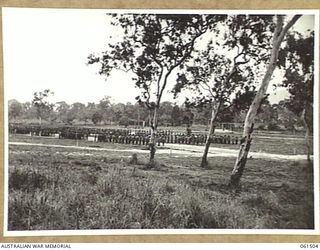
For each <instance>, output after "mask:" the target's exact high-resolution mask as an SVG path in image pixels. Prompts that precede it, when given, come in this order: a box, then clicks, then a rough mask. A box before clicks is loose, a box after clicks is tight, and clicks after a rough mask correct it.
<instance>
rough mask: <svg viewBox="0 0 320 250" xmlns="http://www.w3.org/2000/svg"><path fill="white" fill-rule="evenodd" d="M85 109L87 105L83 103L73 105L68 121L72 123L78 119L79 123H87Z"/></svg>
mask: <svg viewBox="0 0 320 250" xmlns="http://www.w3.org/2000/svg"><path fill="white" fill-rule="evenodd" d="M85 109H86V105H84V104H83V103H81V102H75V103H73V104H72V105H71V107H70V110H69V112H68V120H69V121H70V123H71V122H72V121H73V120H75V119H77V120H78V121H85Z"/></svg>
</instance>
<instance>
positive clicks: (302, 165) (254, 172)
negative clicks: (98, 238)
mask: <svg viewBox="0 0 320 250" xmlns="http://www.w3.org/2000/svg"><path fill="white" fill-rule="evenodd" d="M146 157H147V155H138V163H136V164H131V163H130V159H131V153H126V152H121V155H119V153H117V152H103V151H89V150H88V151H85V150H77V149H63V148H50V147H38V146H16V145H11V146H10V147H9V206H8V207H9V216H8V217H9V221H8V225H9V228H8V230H63V229H128V228H142V229H151V228H231V229H253V228H255V229H260V228H264V229H269V228H270V229H271V228H277V229H307V228H313V227H314V224H313V221H314V218H313V176H312V171H311V170H310V168H309V167H308V166H307V164H306V162H302V161H301V162H292V161H288V162H284V161H271V160H270V161H269V160H260V159H249V160H248V163H247V168H246V171H245V173H244V176H243V178H242V186H241V190H238V191H237V192H234V191H231V190H229V189H228V188H227V186H226V183H227V182H228V180H229V177H230V173H231V171H232V167H233V164H234V160H235V159H233V158H211V159H210V168H209V169H200V168H199V167H198V165H199V162H200V159H199V158H196V157H182V156H179V157H177V156H174V155H173V156H172V157H169V155H158V156H157V161H158V164H157V165H158V166H157V168H156V169H153V170H146V169H145V167H144V166H145V163H146V162H147V158H146Z"/></svg>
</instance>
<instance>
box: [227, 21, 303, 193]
mask: <svg viewBox="0 0 320 250" xmlns="http://www.w3.org/2000/svg"><path fill="white" fill-rule="evenodd" d="M299 17H300V15H295V16H294V17H293V18H292V19H291V20H290V21H289V22H288V24H287V25H286V26H285V27H284V28H283V27H282V26H283V17H282V16H277V26H276V28H275V31H274V35H273V41H272V50H271V57H270V62H269V65H268V67H267V71H266V74H265V75H264V77H263V79H262V83H261V86H260V88H259V90H258V92H257V94H256V96H255V98H254V99H253V102H252V104H251V105H250V108H249V111H248V113H247V116H246V119H245V123H244V129H243V134H242V139H241V143H240V150H239V154H238V157H237V160H236V162H235V165H234V168H233V171H232V173H231V178H230V186H231V187H233V188H236V187H238V186H239V183H240V179H241V176H242V174H243V171H244V168H245V165H246V162H247V158H248V153H249V150H250V146H251V140H252V138H251V134H252V132H253V127H254V120H255V117H256V116H257V113H258V109H259V108H260V106H261V104H262V101H263V99H264V98H265V95H266V92H267V89H268V86H269V83H270V80H271V76H272V74H273V71H274V69H275V68H276V63H277V60H278V54H279V49H280V45H281V43H282V41H283V38H284V36H285V34H286V33H287V31H288V30H289V29H290V28H291V27H292V25H293V24H294V23H295V22H296V21H297V20H298V19H299Z"/></svg>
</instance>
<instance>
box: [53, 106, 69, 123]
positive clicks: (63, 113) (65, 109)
mask: <svg viewBox="0 0 320 250" xmlns="http://www.w3.org/2000/svg"><path fill="white" fill-rule="evenodd" d="M55 106H56V111H57V112H58V117H59V119H60V121H62V122H63V123H68V124H70V123H71V122H72V120H73V119H70V116H69V115H70V113H69V111H70V105H69V104H68V103H66V102H65V101H61V102H57V103H56V105H55Z"/></svg>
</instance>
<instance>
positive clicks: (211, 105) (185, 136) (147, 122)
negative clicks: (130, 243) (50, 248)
mask: <svg viewBox="0 0 320 250" xmlns="http://www.w3.org/2000/svg"><path fill="white" fill-rule="evenodd" d="M2 24H3V59H4V64H3V65H4V67H3V72H4V98H5V104H4V105H5V107H4V109H5V117H4V126H5V159H4V160H5V204H4V205H5V209H4V210H5V211H4V213H5V214H4V232H5V234H6V235H43V234H45V235H51V234H52V235H55V234H58V235H68V234H71V235H74V234H75V235H76V234H78V233H79V234H115V235H116V234H152V233H160V234H161V233H163V234H170V233H173V234H179V233H180V232H183V233H186V234H188V233H190V234H202V233H206V234H216V233H221V232H222V233H230V234H237V233H242V234H246V233H248V234H251V233H252V234H260V233H264V234H274V233H279V234H281V233H290V234H304V235H306V234H316V233H319V159H318V155H319V148H318V144H319V141H318V138H319V133H318V129H319V124H318V112H319V111H318V106H319V102H318V94H319V86H318V84H319V76H318V70H319V62H318V60H319V56H318V54H319V51H318V47H319V41H318V40H319V34H318V33H319V32H318V30H319V11H315V10H304V11H302V10H300V11H298V10H295V11H279V10H273V11H272V10H270V11H252V10H251V11H249V10H248V11H245V10H243V11H227V10H224V11H221V10H220V11H214V10H212V11H209V10H205V11H201V10H143V9H140V10H138V9H135V10H129V9H127V10H124V9H123V10H120V9H119V10H109V9H57V8H56V9H55V8H52V9H49V8H47V9H46V8H2ZM314 114H316V115H314Z"/></svg>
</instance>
